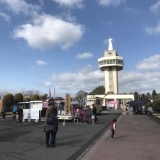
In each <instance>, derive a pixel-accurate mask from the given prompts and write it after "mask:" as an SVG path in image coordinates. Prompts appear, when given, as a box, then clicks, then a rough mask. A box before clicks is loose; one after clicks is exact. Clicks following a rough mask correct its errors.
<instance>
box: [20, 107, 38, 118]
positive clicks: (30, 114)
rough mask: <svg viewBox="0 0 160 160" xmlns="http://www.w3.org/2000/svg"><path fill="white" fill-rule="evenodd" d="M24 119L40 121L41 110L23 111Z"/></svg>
mask: <svg viewBox="0 0 160 160" xmlns="http://www.w3.org/2000/svg"><path fill="white" fill-rule="evenodd" d="M23 119H39V110H38V109H23Z"/></svg>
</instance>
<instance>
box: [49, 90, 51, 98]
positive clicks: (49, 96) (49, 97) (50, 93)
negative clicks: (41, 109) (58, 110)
mask: <svg viewBox="0 0 160 160" xmlns="http://www.w3.org/2000/svg"><path fill="white" fill-rule="evenodd" d="M49 98H51V89H50V88H49Z"/></svg>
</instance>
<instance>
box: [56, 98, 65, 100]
mask: <svg viewBox="0 0 160 160" xmlns="http://www.w3.org/2000/svg"><path fill="white" fill-rule="evenodd" d="M54 99H55V100H64V98H63V97H55V98H54Z"/></svg>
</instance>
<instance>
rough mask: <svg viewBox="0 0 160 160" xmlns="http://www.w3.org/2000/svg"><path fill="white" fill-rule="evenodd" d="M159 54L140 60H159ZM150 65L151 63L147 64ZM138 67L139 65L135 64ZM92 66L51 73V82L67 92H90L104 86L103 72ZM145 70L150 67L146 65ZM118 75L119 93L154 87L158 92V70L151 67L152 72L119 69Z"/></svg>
mask: <svg viewBox="0 0 160 160" xmlns="http://www.w3.org/2000/svg"><path fill="white" fill-rule="evenodd" d="M159 57H160V56H159V55H155V56H153V57H149V58H148V59H145V60H142V61H140V62H141V64H143V63H155V61H154V58H157V61H160V60H159ZM149 66H150V67H152V65H151V64H150V65H149ZM137 67H139V69H144V68H143V67H142V68H141V65H139V64H138V65H137ZM92 69H93V68H92V66H91V65H88V66H85V67H84V68H82V69H80V70H79V71H77V72H75V73H70V72H66V73H60V74H53V77H52V78H53V83H54V84H55V86H56V88H57V89H58V90H65V91H66V90H67V91H68V92H73V90H74V91H75V93H76V92H78V91H79V90H84V91H86V92H91V91H92V90H93V89H95V88H96V87H98V86H100V85H103V86H104V72H101V71H100V70H95V71H93V70H92ZM146 70H147V71H150V69H149V68H148V67H147V68H146ZM118 77H119V93H133V92H135V91H138V92H140V93H147V92H150V93H151V92H152V90H153V89H156V91H157V92H160V70H157V68H154V67H153V70H152V72H146V73H143V72H140V71H137V72H128V71H120V72H118Z"/></svg>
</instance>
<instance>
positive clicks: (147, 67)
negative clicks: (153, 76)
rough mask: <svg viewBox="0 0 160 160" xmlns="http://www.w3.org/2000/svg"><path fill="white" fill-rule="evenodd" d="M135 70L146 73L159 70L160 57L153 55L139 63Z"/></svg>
mask: <svg viewBox="0 0 160 160" xmlns="http://www.w3.org/2000/svg"><path fill="white" fill-rule="evenodd" d="M137 69H138V70H144V71H148V72H151V71H157V70H160V55H154V56H151V57H149V58H145V59H143V60H141V61H139V62H138V64H137Z"/></svg>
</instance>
